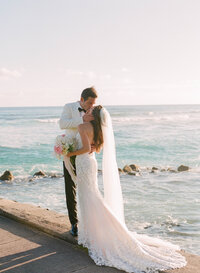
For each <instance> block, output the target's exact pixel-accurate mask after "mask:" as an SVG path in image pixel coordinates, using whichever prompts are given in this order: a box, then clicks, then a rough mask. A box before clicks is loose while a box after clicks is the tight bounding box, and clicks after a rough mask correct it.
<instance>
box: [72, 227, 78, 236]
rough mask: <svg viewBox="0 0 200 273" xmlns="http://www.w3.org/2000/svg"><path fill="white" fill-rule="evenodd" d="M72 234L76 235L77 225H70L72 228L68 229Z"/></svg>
mask: <svg viewBox="0 0 200 273" xmlns="http://www.w3.org/2000/svg"><path fill="white" fill-rule="evenodd" d="M70 233H71V235H72V236H74V237H75V236H78V227H77V225H72V229H71V230H70Z"/></svg>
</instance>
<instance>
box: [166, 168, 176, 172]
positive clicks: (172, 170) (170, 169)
mask: <svg viewBox="0 0 200 273" xmlns="http://www.w3.org/2000/svg"><path fill="white" fill-rule="evenodd" d="M167 171H168V172H171V173H176V172H177V171H176V170H174V169H172V168H168V169H167Z"/></svg>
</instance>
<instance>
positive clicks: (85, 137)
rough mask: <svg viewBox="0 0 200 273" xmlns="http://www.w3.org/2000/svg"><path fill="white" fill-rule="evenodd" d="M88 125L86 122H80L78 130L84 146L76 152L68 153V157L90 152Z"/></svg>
mask: <svg viewBox="0 0 200 273" xmlns="http://www.w3.org/2000/svg"><path fill="white" fill-rule="evenodd" d="M86 126H87V125H86V124H80V125H79V126H78V131H79V134H80V136H81V140H82V144H83V147H82V148H81V149H80V150H76V151H74V152H70V153H67V156H68V157H71V156H73V155H81V154H85V153H89V152H90V150H91V144H90V141H89V138H88V135H87V131H86V128H87V127H86Z"/></svg>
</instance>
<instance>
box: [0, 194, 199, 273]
mask: <svg viewBox="0 0 200 273" xmlns="http://www.w3.org/2000/svg"><path fill="white" fill-rule="evenodd" d="M0 215H2V216H5V217H7V218H11V219H13V220H15V221H17V222H20V223H23V224H24V225H27V226H31V227H33V228H36V229H38V230H40V231H43V232H45V233H47V234H50V235H52V236H54V237H56V238H59V239H62V240H65V241H67V242H68V243H71V244H73V245H77V240H76V239H75V238H74V237H73V236H71V234H70V233H69V230H70V222H69V219H68V216H66V215H64V214H61V213H57V212H55V211H52V210H49V209H44V208H41V207H39V206H34V205H30V204H22V203H19V202H16V201H12V200H7V199H3V198H0ZM181 253H182V255H184V256H185V257H186V259H187V265H186V266H185V267H183V268H180V269H174V270H169V271H166V272H168V273H197V272H198V270H199V268H200V256H197V255H194V254H190V253H187V252H184V251H182V250H181Z"/></svg>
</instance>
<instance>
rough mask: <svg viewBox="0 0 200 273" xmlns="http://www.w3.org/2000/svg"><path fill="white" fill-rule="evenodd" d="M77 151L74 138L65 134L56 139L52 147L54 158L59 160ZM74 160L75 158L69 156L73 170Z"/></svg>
mask: <svg viewBox="0 0 200 273" xmlns="http://www.w3.org/2000/svg"><path fill="white" fill-rule="evenodd" d="M76 149H77V142H76V138H74V137H73V138H72V137H70V136H67V135H65V134H63V135H59V136H57V137H56V141H55V145H54V153H55V156H56V157H57V158H58V159H60V160H64V157H65V156H66V155H67V153H68V152H74V151H75V150H76ZM75 158H76V156H71V157H70V161H71V164H72V166H73V167H74V168H75Z"/></svg>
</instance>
